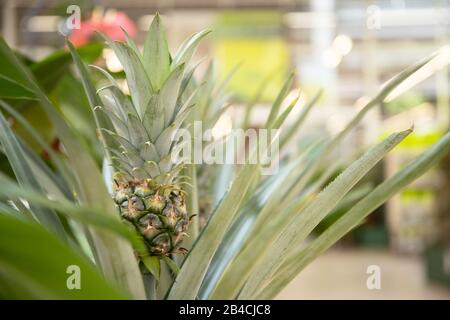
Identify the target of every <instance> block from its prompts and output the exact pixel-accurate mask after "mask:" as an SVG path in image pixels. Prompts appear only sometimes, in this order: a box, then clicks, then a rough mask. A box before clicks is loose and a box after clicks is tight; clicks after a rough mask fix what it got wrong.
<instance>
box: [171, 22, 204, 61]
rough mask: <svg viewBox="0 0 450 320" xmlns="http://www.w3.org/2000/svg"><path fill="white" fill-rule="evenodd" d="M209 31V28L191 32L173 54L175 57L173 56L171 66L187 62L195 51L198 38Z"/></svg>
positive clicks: (200, 38)
mask: <svg viewBox="0 0 450 320" xmlns="http://www.w3.org/2000/svg"><path fill="white" fill-rule="evenodd" d="M210 32H211V30H203V31H200V32H198V33H195V34H193V35H192V36H190V37H189V38H188V39H186V40H185V41H184V42H183V43H182V44H181V46H180V48H179V49H178V51H177V53H176V54H175V57H174V58H173V61H172V68H175V67H177V66H178V65H180V64H182V63H187V62H188V61H189V60H190V59H191V57H192V56H193V54H194V53H195V50H196V49H197V46H198V44H199V43H200V40H202V39H203V38H204V37H205V36H206V35H207V34H209V33H210Z"/></svg>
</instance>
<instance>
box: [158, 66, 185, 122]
mask: <svg viewBox="0 0 450 320" xmlns="http://www.w3.org/2000/svg"><path fill="white" fill-rule="evenodd" d="M184 66H185V64H184V63H182V64H180V65H178V66H177V67H176V68H175V69H173V70H172V72H171V73H170V74H169V76H168V78H167V80H166V81H165V82H164V85H163V87H162V88H161V100H162V103H163V105H164V125H165V126H166V127H167V126H168V125H169V124H170V123H171V122H172V121H173V119H174V116H175V107H176V103H177V98H178V94H179V91H180V86H181V81H182V80H183V74H184Z"/></svg>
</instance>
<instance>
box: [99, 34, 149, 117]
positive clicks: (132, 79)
mask: <svg viewBox="0 0 450 320" xmlns="http://www.w3.org/2000/svg"><path fill="white" fill-rule="evenodd" d="M104 38H105V40H106V42H107V44H108V46H109V47H110V48H111V49H113V51H114V53H115V54H116V56H117V58H118V59H119V61H120V63H121V64H122V66H123V69H124V71H125V74H126V77H127V84H128V88H129V89H130V93H131V99H132V100H133V104H134V107H135V108H136V110H137V111H138V113H139V116H140V118H141V119H142V118H143V117H144V114H145V112H146V109H147V106H148V104H149V101H150V98H151V96H152V93H153V92H154V91H155V90H154V88H153V86H152V84H151V82H150V80H149V78H148V75H147V73H146V71H145V69H144V66H143V65H142V62H141V59H140V58H139V56H138V55H137V54H136V52H134V50H133V49H131V48H130V47H129V46H128V45H126V44H125V43H122V42H117V41H112V40H111V39H109V38H108V37H106V36H104Z"/></svg>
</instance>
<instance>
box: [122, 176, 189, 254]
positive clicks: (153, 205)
mask: <svg viewBox="0 0 450 320" xmlns="http://www.w3.org/2000/svg"><path fill="white" fill-rule="evenodd" d="M113 197H114V201H115V202H116V204H117V205H118V207H119V210H120V215H121V216H122V218H124V219H126V220H128V221H129V222H131V223H132V224H133V225H134V226H135V227H136V229H137V230H138V231H139V232H140V234H141V235H142V236H143V237H144V239H145V240H146V243H147V245H148V247H149V251H150V253H151V254H153V255H158V256H160V255H168V254H170V253H174V252H183V251H184V249H183V248H181V247H180V244H181V241H182V240H183V237H184V235H186V231H187V227H188V224H189V217H188V215H187V211H186V204H185V195H184V193H183V191H182V190H180V189H178V188H177V187H173V186H168V187H164V186H160V185H157V184H155V183H153V181H152V180H150V179H145V180H142V181H140V180H133V181H128V182H117V184H116V187H115V192H114V195H113Z"/></svg>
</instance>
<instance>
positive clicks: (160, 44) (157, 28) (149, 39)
mask: <svg viewBox="0 0 450 320" xmlns="http://www.w3.org/2000/svg"><path fill="white" fill-rule="evenodd" d="M143 64H144V68H145V71H146V72H147V75H148V77H149V79H150V82H151V84H152V86H153V88H154V89H155V91H158V90H159V89H160V88H161V86H162V84H163V83H164V81H165V80H166V78H167V76H168V75H169V72H170V53H169V48H168V47H167V39H166V35H165V32H164V27H163V26H162V23H161V18H160V16H159V14H158V13H156V15H155V18H154V19H153V21H152V24H151V25H150V29H149V31H148V32H147V36H146V38H145V42H144V54H143Z"/></svg>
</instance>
